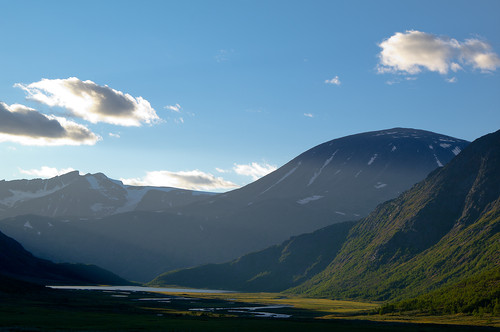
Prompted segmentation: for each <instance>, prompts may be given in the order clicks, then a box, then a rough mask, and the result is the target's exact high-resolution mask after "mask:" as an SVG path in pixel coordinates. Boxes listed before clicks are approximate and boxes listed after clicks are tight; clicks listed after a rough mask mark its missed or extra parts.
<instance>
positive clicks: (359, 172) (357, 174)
mask: <svg viewBox="0 0 500 332" xmlns="http://www.w3.org/2000/svg"><path fill="white" fill-rule="evenodd" d="M361 172H363V171H362V170H359V171H358V172H357V173H356V175H354V177H355V178H357V177H358V176H359V174H361Z"/></svg>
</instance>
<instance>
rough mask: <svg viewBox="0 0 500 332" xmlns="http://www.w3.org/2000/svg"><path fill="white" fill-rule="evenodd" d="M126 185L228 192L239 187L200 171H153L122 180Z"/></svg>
mask: <svg viewBox="0 0 500 332" xmlns="http://www.w3.org/2000/svg"><path fill="white" fill-rule="evenodd" d="M120 180H121V181H122V182H123V183H124V184H128V185H133V186H157V187H158V186H159V187H174V188H182V189H190V190H206V191H210V190H228V189H234V188H237V187H238V185H236V184H234V183H232V182H230V181H226V180H224V179H223V178H221V177H215V176H214V175H212V174H210V173H205V172H202V171H199V170H194V171H181V172H170V171H152V172H147V173H146V176H145V177H143V178H135V179H120Z"/></svg>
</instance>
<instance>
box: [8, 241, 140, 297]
mask: <svg viewBox="0 0 500 332" xmlns="http://www.w3.org/2000/svg"><path fill="white" fill-rule="evenodd" d="M0 276H1V277H2V278H3V279H5V280H4V281H5V282H6V283H8V285H9V286H8V287H7V288H17V287H19V288H20V289H36V286H32V285H30V284H29V283H28V284H26V283H22V282H16V280H17V279H18V280H23V281H27V282H30V283H34V284H41V285H50V284H52V285H54V284H57V285H61V284H73V285H81V284H107V285H128V284H131V283H130V282H129V281H127V280H124V279H122V278H120V277H118V276H117V275H115V274H113V273H111V272H109V271H106V270H103V269H101V268H99V267H97V266H95V265H83V264H54V263H52V262H50V261H48V260H45V259H40V258H37V257H35V256H33V255H32V254H31V253H30V252H28V251H26V250H25V249H24V248H23V247H22V246H21V244H19V243H18V242H17V241H15V240H14V239H12V238H10V237H8V236H6V235H4V234H3V233H0ZM2 278H0V280H3V279H2ZM3 288H5V287H2V288H0V291H1V290H2V289H3ZM3 291H8V290H3Z"/></svg>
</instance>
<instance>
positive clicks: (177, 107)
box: [164, 104, 182, 113]
mask: <svg viewBox="0 0 500 332" xmlns="http://www.w3.org/2000/svg"><path fill="white" fill-rule="evenodd" d="M164 108H165V109H167V110H171V111H174V112H177V113H180V112H181V109H182V107H181V105H179V104H175V105H167V106H165V107H164Z"/></svg>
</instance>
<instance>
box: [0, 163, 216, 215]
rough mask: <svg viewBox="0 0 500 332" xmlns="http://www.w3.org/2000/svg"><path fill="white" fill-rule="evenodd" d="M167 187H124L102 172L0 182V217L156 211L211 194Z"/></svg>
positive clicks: (184, 203) (210, 194) (191, 201)
mask: <svg viewBox="0 0 500 332" xmlns="http://www.w3.org/2000/svg"><path fill="white" fill-rule="evenodd" d="M212 195H213V194H212V193H205V192H195V191H191V190H183V189H176V188H167V187H137V186H127V185H124V184H123V183H122V182H121V181H117V180H112V179H109V178H108V177H106V176H105V175H104V174H102V173H97V174H86V175H79V173H78V171H74V172H70V173H67V174H64V175H61V176H56V177H54V178H51V179H34V180H14V181H4V180H2V181H0V219H2V218H6V217H12V216H17V215H23V214H37V215H41V216H50V217H62V216H65V217H70V216H78V217H81V218H89V217H104V216H108V215H112V214H116V213H121V212H128V211H136V210H138V211H143V210H145V211H157V210H166V209H169V208H171V207H176V206H182V205H186V204H190V203H193V202H195V201H197V200H201V199H204V198H206V197H209V196H212Z"/></svg>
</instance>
